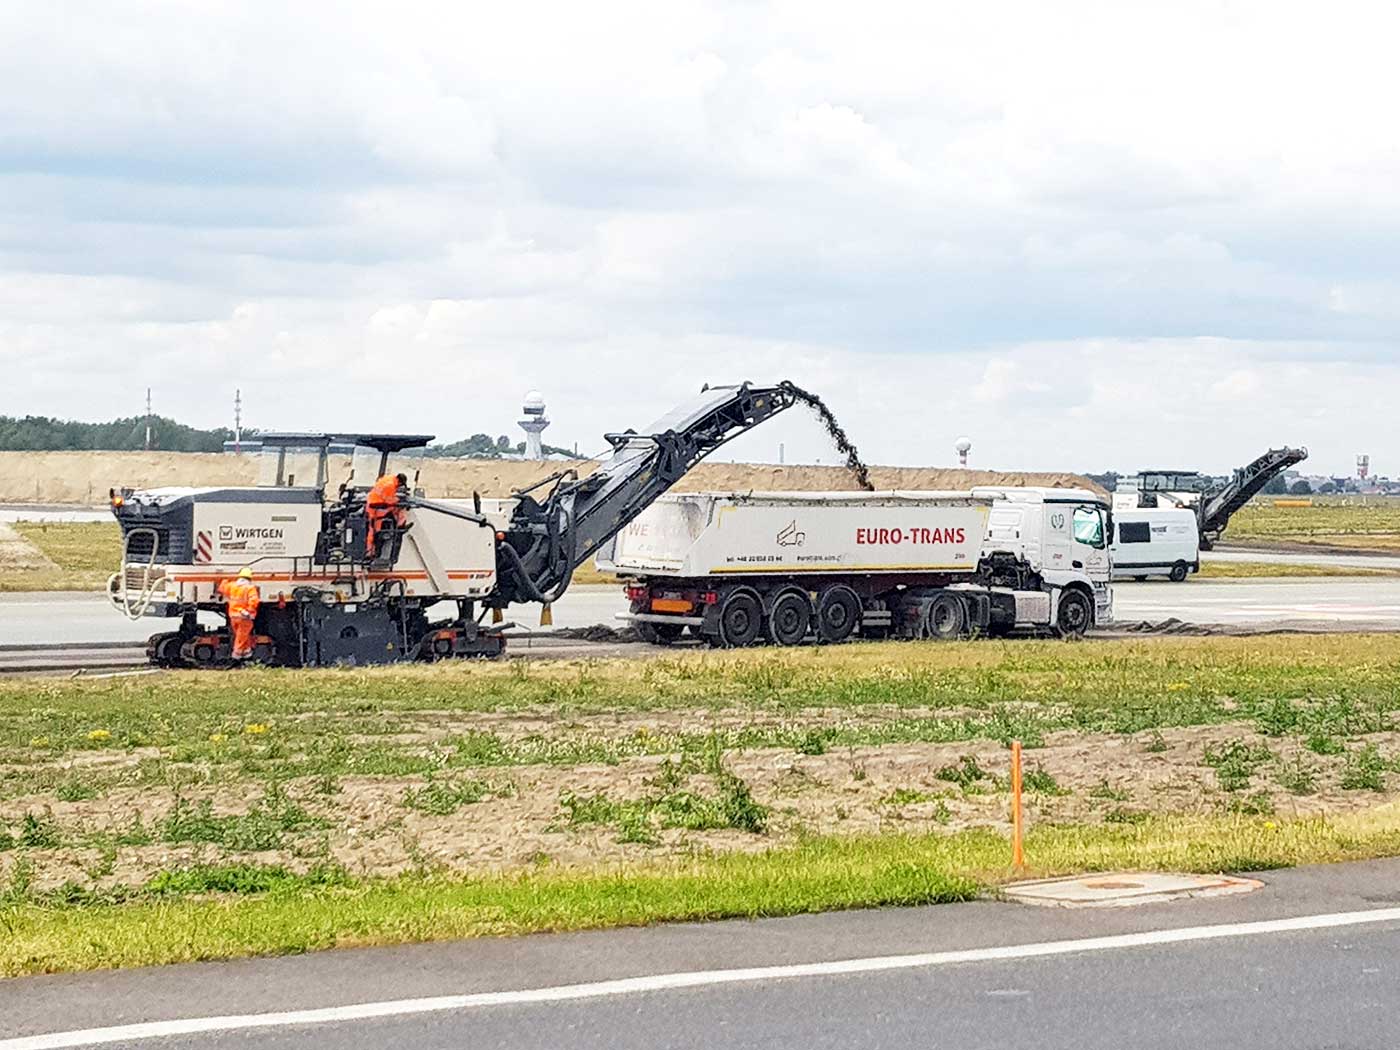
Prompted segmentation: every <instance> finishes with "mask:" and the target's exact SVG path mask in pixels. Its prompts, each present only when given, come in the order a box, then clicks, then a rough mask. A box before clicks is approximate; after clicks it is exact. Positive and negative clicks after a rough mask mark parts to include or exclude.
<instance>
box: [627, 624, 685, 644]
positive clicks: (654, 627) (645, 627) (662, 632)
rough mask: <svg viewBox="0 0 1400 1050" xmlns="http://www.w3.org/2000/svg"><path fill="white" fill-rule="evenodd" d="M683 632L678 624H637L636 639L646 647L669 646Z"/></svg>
mask: <svg viewBox="0 0 1400 1050" xmlns="http://www.w3.org/2000/svg"><path fill="white" fill-rule="evenodd" d="M684 630H685V625H684V624H679V623H639V624H637V637H638V638H640V639H641V640H642V641H644V642H646V643H647V644H648V645H670V644H671V643H672V642H674V641H675V640H676V639H677V638H679V637H680V636H681V632H682V631H684Z"/></svg>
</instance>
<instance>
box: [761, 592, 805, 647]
mask: <svg viewBox="0 0 1400 1050" xmlns="http://www.w3.org/2000/svg"><path fill="white" fill-rule="evenodd" d="M811 627H812V602H811V599H809V598H808V597H807V595H806V593H805V592H803V591H799V590H786V591H781V592H779V594H778V596H777V597H776V598H774V599H773V605H772V607H771V608H770V609H769V610H768V640H769V641H770V642H772V643H773V644H774V645H801V644H802V643H803V641H805V640H806V638H807V632H808V631H809V630H811Z"/></svg>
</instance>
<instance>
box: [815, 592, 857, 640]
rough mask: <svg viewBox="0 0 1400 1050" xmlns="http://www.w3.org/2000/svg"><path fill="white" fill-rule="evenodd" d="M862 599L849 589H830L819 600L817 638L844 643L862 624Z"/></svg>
mask: <svg viewBox="0 0 1400 1050" xmlns="http://www.w3.org/2000/svg"><path fill="white" fill-rule="evenodd" d="M860 613H861V606H860V598H858V597H857V596H856V592H855V591H853V590H851V589H850V588H849V587H841V586H837V587H828V588H827V589H826V590H824V591H822V596H821V597H820V598H819V599H818V600H817V637H818V638H820V639H821V640H822V641H823V642H827V643H831V644H835V643H836V642H844V641H845V640H846V639H847V638H849V637H850V636H851V635H852V634H853V633H854V632H855V629H856V624H858V623H860Z"/></svg>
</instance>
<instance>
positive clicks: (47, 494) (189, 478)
mask: <svg viewBox="0 0 1400 1050" xmlns="http://www.w3.org/2000/svg"><path fill="white" fill-rule="evenodd" d="M570 467H573V468H575V469H577V470H578V471H579V473H580V474H589V473H592V472H593V471H594V470H596V469H597V467H598V464H597V462H596V461H592V460H572V461H567V462H551V463H546V464H541V463H528V462H520V461H511V460H493V459H428V460H424V461H423V466H422V470H421V473H420V476H419V484H420V485H422V486H423V488H424V489H425V490H426V491H427V493H428V495H429V496H435V497H444V498H450V497H466V496H470V495H471V494H472V492H474V491H475V492H479V493H481V494H482V495H483V496H508V495H510V493H511V492H512V491H513V490H514V489H518V488H523V487H525V486H527V485H530V484H533V483H534V482H536V481H539V480H540V479H541V478H544V477H547V476H548V475H549V474H550V473H552V472H554V471H556V470H564V469H567V468H570ZM257 476H258V469H257V457H256V456H252V455H247V454H244V455H232V454H223V453H217V452H0V502H3V503H79V504H87V505H97V504H102V503H105V502H106V501H107V490H108V489H110V488H120V487H122V486H129V487H131V488H138V489H149V488H160V487H164V486H177V487H179V486H201V485H251V484H253V483H254V482H255V481H256V479H257ZM870 481H871V483H872V484H873V485H874V487H875V488H876V489H966V488H969V487H971V486H973V485H1046V486H1051V487H1055V488H1076V487H1077V488H1090V489H1097V486H1095V485H1093V484H1091V483H1090V482H1089V481H1087V480H1085V479H1084V478H1082V477H1080V476H1079V475H1077V474H1070V473H1030V472H1009V473H1003V472H1000V471H993V470H952V469H943V468H938V467H871V468H870ZM676 488H677V490H679V491H682V492H697V491H718V492H747V491H749V490H759V491H764V490H769V491H771V490H779V491H781V490H785V489H786V490H794V491H808V492H810V491H855V490H858V489H859V488H860V486H859V484H858V482H857V481H856V478H855V477H854V476H853V475H852V473H851V472H850V471H849V470H848V469H847V468H845V467H843V466H842V467H838V466H832V467H813V466H795V465H789V466H779V465H777V464H773V463H701V464H700V465H699V466H697V467H696V468H695V469H694V470H692V471H691V472H690V473H689V474H687V475H686V476H685V478H684V479H683V480H682V481H681V483H680V484H679V485H677V486H676Z"/></svg>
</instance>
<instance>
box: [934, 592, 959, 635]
mask: <svg viewBox="0 0 1400 1050" xmlns="http://www.w3.org/2000/svg"><path fill="white" fill-rule="evenodd" d="M924 626H925V628H926V629H927V632H928V637H930V638H937V639H939V640H946V639H949V638H961V637H962V636H963V635H964V634H966V633H967V606H966V605H964V604H963V600H962V599H961V598H959V597H958V596H957V595H956V594H947V593H944V594H940V595H939V596H938V597H936V598H934V599H933V601H931V602H929V604H928V613H927V614H926V617H925V619H924Z"/></svg>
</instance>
